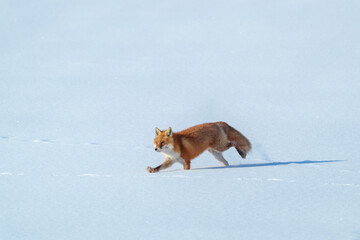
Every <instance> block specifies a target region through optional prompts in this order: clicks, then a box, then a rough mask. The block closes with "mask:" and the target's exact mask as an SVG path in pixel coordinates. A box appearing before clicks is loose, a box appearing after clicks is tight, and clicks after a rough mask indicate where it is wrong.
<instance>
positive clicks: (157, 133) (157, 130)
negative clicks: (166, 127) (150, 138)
mask: <svg viewBox="0 0 360 240" xmlns="http://www.w3.org/2000/svg"><path fill="white" fill-rule="evenodd" d="M160 132H161V130H160V129H158V128H157V127H156V128H155V136H158V135H159V134H160Z"/></svg>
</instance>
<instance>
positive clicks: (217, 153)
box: [208, 148, 229, 166]
mask: <svg viewBox="0 0 360 240" xmlns="http://www.w3.org/2000/svg"><path fill="white" fill-rule="evenodd" d="M208 151H209V152H210V153H211V154H212V155H213V156H214V157H215V158H216V159H217V160H218V161H220V162H222V163H223V164H224V165H225V166H229V163H228V161H226V159H225V158H224V156H223V155H222V153H221V152H218V151H215V150H214V149H211V148H210V149H209V150H208Z"/></svg>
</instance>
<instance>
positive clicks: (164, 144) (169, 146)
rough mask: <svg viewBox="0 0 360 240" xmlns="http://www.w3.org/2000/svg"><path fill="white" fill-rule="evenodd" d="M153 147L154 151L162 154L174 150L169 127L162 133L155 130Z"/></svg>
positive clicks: (171, 132)
mask: <svg viewBox="0 0 360 240" xmlns="http://www.w3.org/2000/svg"><path fill="white" fill-rule="evenodd" d="M154 146H155V151H157V152H163V153H167V152H170V151H172V150H173V149H174V138H173V131H172V129H171V127H169V128H168V129H167V130H164V131H161V130H160V129H158V128H155V138H154Z"/></svg>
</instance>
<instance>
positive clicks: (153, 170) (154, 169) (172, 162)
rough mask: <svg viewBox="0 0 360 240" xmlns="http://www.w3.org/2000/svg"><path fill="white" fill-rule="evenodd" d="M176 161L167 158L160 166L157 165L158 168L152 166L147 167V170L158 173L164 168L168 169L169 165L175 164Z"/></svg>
mask: <svg viewBox="0 0 360 240" xmlns="http://www.w3.org/2000/svg"><path fill="white" fill-rule="evenodd" d="M174 163H175V161H173V160H171V159H166V160H165V162H163V163H162V164H160V165H159V166H157V167H156V168H152V167H147V168H146V170H147V171H148V172H149V173H156V172H159V171H160V170H162V169H166V168H168V167H171V166H172V165H173V164H174Z"/></svg>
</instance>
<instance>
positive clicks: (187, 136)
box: [147, 122, 251, 173]
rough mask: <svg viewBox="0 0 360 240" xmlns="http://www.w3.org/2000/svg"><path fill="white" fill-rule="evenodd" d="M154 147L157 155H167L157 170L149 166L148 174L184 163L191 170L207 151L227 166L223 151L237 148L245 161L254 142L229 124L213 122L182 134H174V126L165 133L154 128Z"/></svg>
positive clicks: (191, 128)
mask: <svg viewBox="0 0 360 240" xmlns="http://www.w3.org/2000/svg"><path fill="white" fill-rule="evenodd" d="M154 147H155V151H156V152H160V153H162V154H163V155H164V157H165V161H164V162H163V163H162V164H161V165H159V166H157V167H155V168H152V167H150V166H149V167H147V171H148V172H149V173H156V172H159V171H160V170H163V169H166V168H169V167H171V166H172V165H173V164H174V163H176V162H177V163H180V164H182V165H183V166H184V170H190V165H191V161H192V160H193V159H194V158H196V157H197V156H199V155H200V154H201V153H203V152H204V151H205V150H208V151H209V152H210V153H211V154H212V155H213V156H214V157H215V159H217V160H218V161H220V162H221V163H222V164H223V165H224V166H228V165H229V163H228V161H227V160H226V159H225V158H224V157H223V155H222V152H224V151H226V150H228V149H229V148H231V147H235V149H236V150H237V152H238V153H239V154H240V156H241V157H242V158H244V159H245V158H246V156H247V154H248V153H249V151H250V150H251V143H250V141H249V140H248V139H247V138H246V137H245V136H244V135H243V134H241V133H240V132H239V131H237V130H236V129H235V128H233V127H231V126H230V125H228V124H227V123H225V122H213V123H203V124H199V125H196V126H193V127H190V128H188V129H185V130H183V131H180V132H173V130H172V128H171V127H169V128H168V129H166V130H162V131H161V130H160V129H159V128H155V138H154Z"/></svg>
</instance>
